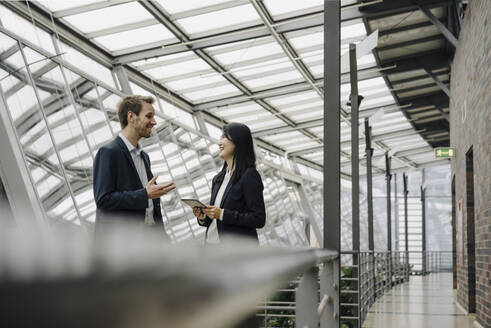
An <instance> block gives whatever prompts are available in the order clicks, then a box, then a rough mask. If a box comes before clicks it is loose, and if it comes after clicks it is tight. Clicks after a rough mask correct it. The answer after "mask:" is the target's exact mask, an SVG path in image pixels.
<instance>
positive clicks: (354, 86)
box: [349, 43, 360, 260]
mask: <svg viewBox="0 0 491 328" xmlns="http://www.w3.org/2000/svg"><path fill="white" fill-rule="evenodd" d="M349 58H350V82H351V96H350V101H351V215H352V217H351V220H352V221H351V222H352V226H351V229H352V233H353V240H352V244H353V251H355V252H356V251H359V250H360V174H359V154H358V149H359V140H358V69H357V65H356V45H355V44H354V43H350V45H349ZM355 259H357V256H356V254H355V255H354V256H353V260H355Z"/></svg>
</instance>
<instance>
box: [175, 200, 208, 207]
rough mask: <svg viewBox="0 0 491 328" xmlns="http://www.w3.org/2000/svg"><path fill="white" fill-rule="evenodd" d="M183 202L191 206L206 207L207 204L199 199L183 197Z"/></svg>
mask: <svg viewBox="0 0 491 328" xmlns="http://www.w3.org/2000/svg"><path fill="white" fill-rule="evenodd" d="M181 201H182V202H184V203H186V205H188V206H191V208H195V207H199V208H205V207H206V205H205V204H203V203H202V202H200V201H199V200H197V199H181Z"/></svg>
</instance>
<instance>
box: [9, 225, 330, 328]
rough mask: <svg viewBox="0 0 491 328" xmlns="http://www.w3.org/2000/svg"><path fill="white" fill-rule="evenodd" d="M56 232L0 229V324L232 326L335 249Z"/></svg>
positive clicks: (327, 259) (124, 233) (326, 259)
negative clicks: (5, 232) (46, 235)
mask: <svg viewBox="0 0 491 328" xmlns="http://www.w3.org/2000/svg"><path fill="white" fill-rule="evenodd" d="M1 234H2V233H1V232H0V235H1ZM0 237H4V236H0ZM56 237H57V240H49V241H47V240H41V239H39V238H37V237H36V236H34V235H29V236H27V235H26V234H23V233H19V234H13V235H12V234H11V235H9V236H8V238H0V295H2V296H1V301H0V303H1V304H2V311H0V326H9V327H16V326H69V327H78V326H80V327H82V326H83V327H87V326H90V327H107V325H108V322H110V323H111V326H113V327H139V326H144V327H162V326H167V327H184V328H186V327H198V326H199V327H216V328H219V327H230V326H232V325H233V324H235V323H237V322H238V321H239V320H241V319H242V318H244V317H246V316H247V315H249V314H250V313H251V312H253V311H254V309H255V306H256V305H257V302H258V300H259V299H261V298H264V297H266V296H268V295H270V294H271V293H273V292H274V291H275V288H279V287H281V285H283V284H284V283H286V282H288V281H289V280H291V279H293V278H295V277H296V276H298V275H299V274H302V273H304V272H306V271H307V270H310V269H311V268H313V267H315V266H317V265H318V264H320V263H330V262H332V261H335V260H336V259H338V254H337V252H335V251H331V250H326V249H287V248H269V247H268V248H259V247H257V244H256V243H253V244H251V243H250V242H247V241H244V240H240V239H237V240H233V244H231V240H227V241H224V245H220V246H213V247H203V246H201V245H182V244H180V245H170V244H165V243H162V241H161V239H160V238H161V236H159V235H156V234H154V233H143V234H142V235H141V236H135V235H134V233H130V232H129V231H120V232H118V234H115V235H111V236H107V237H105V238H104V239H103V240H99V241H98V242H97V243H96V244H95V245H96V246H95V247H93V246H94V244H93V243H92V241H91V240H90V239H89V238H84V237H81V236H80V235H76V236H72V235H70V236H67V235H59V236H56ZM2 239H3V240H4V241H5V242H2V241H1V240H2ZM7 240H8V242H7ZM332 297H336V296H335V295H332Z"/></svg>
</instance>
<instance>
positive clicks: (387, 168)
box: [385, 152, 392, 286]
mask: <svg viewBox="0 0 491 328" xmlns="http://www.w3.org/2000/svg"><path fill="white" fill-rule="evenodd" d="M390 160H391V158H390V156H389V153H388V152H386V153H385V179H386V186H387V251H388V252H389V263H388V266H389V270H388V277H389V283H390V286H392V217H391V199H390V180H391V174H390Z"/></svg>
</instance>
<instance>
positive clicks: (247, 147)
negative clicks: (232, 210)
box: [215, 123, 256, 183]
mask: <svg viewBox="0 0 491 328" xmlns="http://www.w3.org/2000/svg"><path fill="white" fill-rule="evenodd" d="M223 135H224V136H225V137H226V138H227V139H228V140H230V141H232V142H233V143H234V145H235V151H234V161H233V163H234V166H235V169H234V173H233V175H232V183H236V182H237V181H239V179H240V177H241V176H242V174H244V172H245V170H247V169H248V168H249V167H254V168H255V167H256V155H255V154H254V145H253V142H252V134H251V130H250V129H249V127H248V126H247V125H245V124H242V123H229V124H227V125H225V126H224V127H223ZM226 171H227V162H225V163H224V164H223V168H222V170H221V171H220V173H218V174H217V175H216V176H215V181H216V182H222V181H223V178H224V177H225V173H226Z"/></svg>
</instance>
